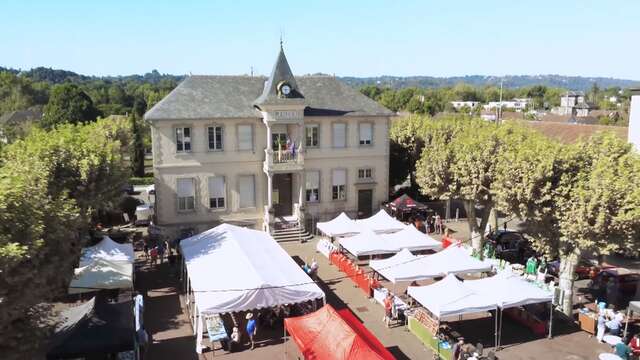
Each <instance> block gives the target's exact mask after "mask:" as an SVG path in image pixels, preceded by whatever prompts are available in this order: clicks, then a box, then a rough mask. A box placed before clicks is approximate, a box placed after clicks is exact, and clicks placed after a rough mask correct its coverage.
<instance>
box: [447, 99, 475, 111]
mask: <svg viewBox="0 0 640 360" xmlns="http://www.w3.org/2000/svg"><path fill="white" fill-rule="evenodd" d="M478 105H480V101H451V106H453V108H454V109H456V110H460V109H462V108H464V107H467V108H469V109H474V108H475V107H476V106H478Z"/></svg>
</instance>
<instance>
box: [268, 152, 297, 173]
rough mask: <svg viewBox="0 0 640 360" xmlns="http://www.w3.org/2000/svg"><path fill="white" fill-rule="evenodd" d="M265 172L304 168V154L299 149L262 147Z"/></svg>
mask: <svg viewBox="0 0 640 360" xmlns="http://www.w3.org/2000/svg"><path fill="white" fill-rule="evenodd" d="M264 154H265V156H264V159H265V160H264V171H265V172H291V171H298V170H302V169H304V154H303V153H302V152H301V151H299V150H291V149H288V150H269V149H264Z"/></svg>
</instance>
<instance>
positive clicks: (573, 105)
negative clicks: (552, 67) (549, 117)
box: [554, 91, 592, 117]
mask: <svg viewBox="0 0 640 360" xmlns="http://www.w3.org/2000/svg"><path fill="white" fill-rule="evenodd" d="M591 109H592V106H591V105H589V103H587V101H586V99H585V95H584V92H582V91H567V93H566V94H564V95H562V96H561V97H560V107H559V108H557V109H556V111H554V113H555V114H557V115H573V116H577V117H583V116H588V115H589V111H590V110H591Z"/></svg>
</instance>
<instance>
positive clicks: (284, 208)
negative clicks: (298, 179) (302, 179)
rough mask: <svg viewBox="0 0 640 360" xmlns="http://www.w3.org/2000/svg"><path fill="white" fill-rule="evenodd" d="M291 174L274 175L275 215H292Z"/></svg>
mask: <svg viewBox="0 0 640 360" xmlns="http://www.w3.org/2000/svg"><path fill="white" fill-rule="evenodd" d="M291 179H292V177H291V174H290V173H289V174H275V175H273V211H274V214H275V216H290V215H291V214H292V208H293V206H292V204H291V187H292V185H293V182H292V181H291Z"/></svg>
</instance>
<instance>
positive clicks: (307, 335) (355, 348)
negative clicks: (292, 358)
mask: <svg viewBox="0 0 640 360" xmlns="http://www.w3.org/2000/svg"><path fill="white" fill-rule="evenodd" d="M284 326H285V328H286V330H287V332H288V333H289V334H290V335H291V338H292V339H293V341H295V343H296V344H297V345H298V348H299V349H300V351H301V352H302V355H303V356H304V358H305V359H307V360H324V359H327V360H334V359H335V360H343V359H344V360H347V359H349V360H359V359H363V360H364V359H367V360H369V359H371V360H375V359H384V360H390V359H395V358H394V357H393V355H391V353H390V352H389V351H388V350H387V349H386V348H385V347H384V345H382V343H380V341H379V340H378V339H377V338H376V337H375V336H374V335H373V334H372V333H371V332H369V330H367V328H365V327H364V325H362V323H360V321H358V319H357V318H356V317H355V316H354V315H353V314H352V313H351V311H349V310H348V309H344V310H341V311H340V312H337V311H336V310H335V309H334V308H333V307H331V305H325V306H323V307H322V308H321V309H319V310H318V311H316V312H314V313H311V314H308V315H304V316H299V317H294V318H288V319H285V320H284Z"/></svg>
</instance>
